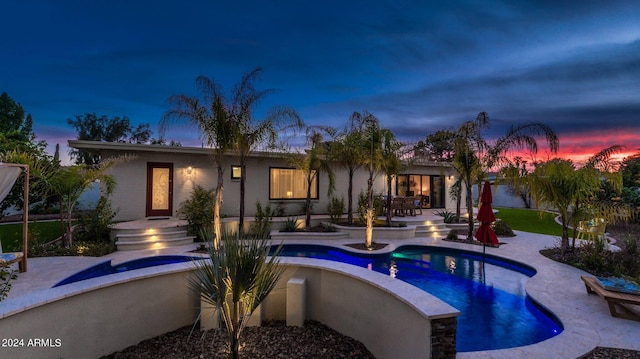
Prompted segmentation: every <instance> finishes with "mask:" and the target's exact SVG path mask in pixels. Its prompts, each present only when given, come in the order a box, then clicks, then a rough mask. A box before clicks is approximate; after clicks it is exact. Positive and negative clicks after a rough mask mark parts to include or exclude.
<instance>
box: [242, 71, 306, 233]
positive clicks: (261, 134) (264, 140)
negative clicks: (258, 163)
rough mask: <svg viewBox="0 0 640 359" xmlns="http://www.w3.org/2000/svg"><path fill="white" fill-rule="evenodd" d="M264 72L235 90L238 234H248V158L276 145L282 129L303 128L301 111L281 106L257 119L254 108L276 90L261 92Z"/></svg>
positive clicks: (254, 74)
mask: <svg viewBox="0 0 640 359" xmlns="http://www.w3.org/2000/svg"><path fill="white" fill-rule="evenodd" d="M261 72H262V69H261V68H259V67H258V68H255V69H254V70H253V71H251V72H249V73H247V74H245V75H244V76H243V77H242V79H241V80H240V82H239V83H238V84H236V86H235V87H234V89H233V101H232V105H231V110H230V112H231V114H232V116H231V117H232V119H233V121H235V123H234V126H235V127H236V129H237V134H236V136H235V143H234V149H235V150H236V151H237V153H238V156H239V160H240V214H239V216H240V219H239V223H238V235H239V236H240V238H242V237H243V234H244V212H245V201H244V198H245V183H246V179H247V166H246V163H247V158H248V156H249V154H250V153H251V152H253V151H255V150H256V149H257V148H258V147H259V146H261V145H262V146H264V147H265V148H271V147H274V146H275V144H276V140H277V138H278V132H280V131H282V130H284V128H291V127H293V128H296V129H297V128H301V127H302V126H303V124H302V120H301V119H300V117H299V116H298V114H297V113H296V112H295V111H294V110H293V109H290V108H286V107H279V108H272V109H271V110H269V112H268V114H267V116H266V117H265V118H264V119H262V120H257V119H256V118H255V117H254V116H253V109H254V107H255V106H257V105H258V103H259V102H260V101H261V100H262V99H263V98H264V97H265V96H267V95H268V94H270V93H271V92H272V91H273V90H263V91H258V90H256V89H255V88H254V86H253V82H254V81H255V80H256V79H257V77H258V76H259V75H260V73H261Z"/></svg>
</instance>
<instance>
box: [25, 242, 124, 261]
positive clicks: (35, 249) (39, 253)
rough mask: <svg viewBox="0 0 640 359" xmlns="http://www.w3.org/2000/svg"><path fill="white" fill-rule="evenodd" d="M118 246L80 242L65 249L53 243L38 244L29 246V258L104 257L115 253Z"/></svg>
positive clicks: (109, 243) (111, 243)
mask: <svg viewBox="0 0 640 359" xmlns="http://www.w3.org/2000/svg"><path fill="white" fill-rule="evenodd" d="M115 250H116V246H115V244H114V243H113V242H79V241H76V242H74V244H73V245H72V246H69V247H65V246H61V245H57V244H53V243H37V244H32V245H30V246H29V257H53V256H84V257H102V256H104V255H107V254H109V253H113V252H115Z"/></svg>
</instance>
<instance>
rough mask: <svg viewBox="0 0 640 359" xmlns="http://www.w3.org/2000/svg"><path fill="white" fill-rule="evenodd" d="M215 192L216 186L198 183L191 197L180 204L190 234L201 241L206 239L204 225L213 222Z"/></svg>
mask: <svg viewBox="0 0 640 359" xmlns="http://www.w3.org/2000/svg"><path fill="white" fill-rule="evenodd" d="M215 193H216V190H215V189H214V188H212V189H205V188H204V187H202V186H200V185H196V186H195V187H193V190H192V191H191V195H190V196H189V198H188V199H187V200H186V201H184V202H182V204H181V205H180V209H179V211H178V212H179V213H180V215H181V216H183V217H184V218H185V219H186V220H187V223H188V227H187V230H188V232H189V234H190V235H192V236H196V237H197V239H198V240H199V241H203V240H204V239H203V238H202V237H201V233H202V229H203V227H204V226H205V225H209V224H211V223H212V222H213V210H214V207H215Z"/></svg>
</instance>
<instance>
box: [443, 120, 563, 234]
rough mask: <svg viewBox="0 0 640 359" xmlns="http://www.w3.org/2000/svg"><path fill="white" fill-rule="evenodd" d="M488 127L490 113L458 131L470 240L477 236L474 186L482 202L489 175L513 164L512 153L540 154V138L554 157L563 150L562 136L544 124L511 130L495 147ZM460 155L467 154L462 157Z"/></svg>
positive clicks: (457, 148)
mask: <svg viewBox="0 0 640 359" xmlns="http://www.w3.org/2000/svg"><path fill="white" fill-rule="evenodd" d="M488 127H489V115H488V114H487V113H486V112H480V113H479V114H478V116H476V119H475V121H467V122H465V123H463V124H462V125H461V126H460V127H459V129H458V130H457V131H456V139H455V146H454V147H455V152H456V154H455V155H454V167H456V168H457V169H458V170H461V171H462V172H460V175H461V176H462V178H463V181H464V182H465V184H466V189H467V211H468V216H469V233H468V239H469V240H471V239H472V235H473V234H472V231H473V200H472V199H471V193H470V192H471V186H472V184H473V183H477V185H478V198H480V196H481V195H482V193H481V191H482V188H481V184H482V181H484V180H485V179H486V177H487V172H488V171H489V170H491V169H493V168H495V167H498V166H500V165H502V164H505V163H509V159H508V157H507V154H508V152H509V151H510V150H527V151H529V152H531V153H536V152H537V151H538V143H537V141H536V137H539V136H543V137H544V138H545V139H546V141H547V143H548V145H549V148H550V150H551V152H552V153H556V152H557V151H558V146H559V140H558V136H557V135H556V134H555V132H554V131H553V130H552V129H551V127H549V126H548V125H546V124H544V123H541V122H528V123H524V124H519V125H515V126H511V127H510V128H509V130H508V131H507V133H506V134H505V135H504V136H502V137H500V138H498V139H497V140H495V141H493V142H492V143H490V142H488V141H487V140H486V139H485V138H484V136H483V133H482V132H483V130H485V129H487V128H488ZM460 151H462V152H464V153H461V154H459V153H458V152H460ZM456 156H457V159H456Z"/></svg>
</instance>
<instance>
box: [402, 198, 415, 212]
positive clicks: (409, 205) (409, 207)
mask: <svg viewBox="0 0 640 359" xmlns="http://www.w3.org/2000/svg"><path fill="white" fill-rule="evenodd" d="M404 211H405V213H406V214H407V215H409V216H415V215H416V197H414V196H409V197H405V198H404Z"/></svg>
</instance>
